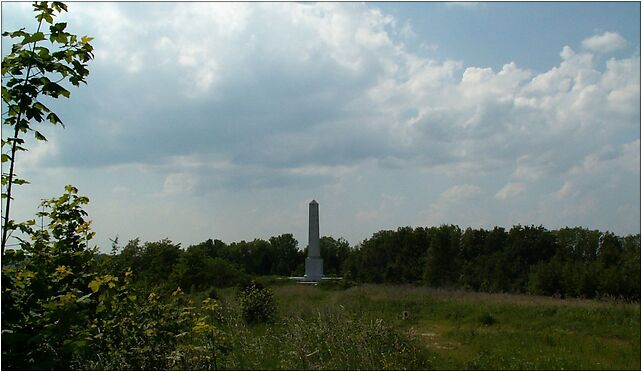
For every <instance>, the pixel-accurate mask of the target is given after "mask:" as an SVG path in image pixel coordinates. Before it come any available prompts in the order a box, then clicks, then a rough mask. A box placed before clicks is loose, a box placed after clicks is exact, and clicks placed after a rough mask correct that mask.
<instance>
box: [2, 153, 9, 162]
mask: <svg viewBox="0 0 642 372" xmlns="http://www.w3.org/2000/svg"><path fill="white" fill-rule="evenodd" d="M9 160H11V156H9V155H7V154H2V162H3V163H4V162H7V161H9Z"/></svg>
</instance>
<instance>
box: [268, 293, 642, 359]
mask: <svg viewBox="0 0 642 372" xmlns="http://www.w3.org/2000/svg"><path fill="white" fill-rule="evenodd" d="M275 295H276V298H277V299H278V301H279V302H280V303H281V311H282V312H284V313H285V314H290V315H296V314H303V315H305V314H314V312H315V310H316V309H318V308H320V307H323V306H332V307H343V308H344V309H345V311H346V312H347V313H349V314H355V315H358V317H359V319H362V320H369V321H372V320H374V319H383V320H384V321H385V322H386V323H387V324H388V325H389V326H391V327H393V328H394V329H396V330H397V331H398V332H402V333H405V334H407V335H410V336H411V339H412V340H413V341H414V342H416V346H418V348H419V349H424V350H428V351H429V352H430V355H431V356H430V357H429V358H430V361H431V363H432V364H431V367H433V368H435V369H440V370H441V369H451V370H452V369H484V370H487V369H492V370H506V369H531V370H539V369H551V370H561V369H592V370H594V369H615V370H639V369H640V306H639V304H627V303H622V302H618V301H596V300H580V299H566V300H565V299H554V298H550V297H541V296H529V295H510V294H483V293H473V292H465V291H459V290H458V291H453V290H444V289H431V288H422V287H412V286H390V285H368V286H362V287H354V288H350V289H347V290H345V291H325V290H322V289H319V288H315V287H310V286H294V285H293V286H283V287H280V288H278V289H276V291H275Z"/></svg>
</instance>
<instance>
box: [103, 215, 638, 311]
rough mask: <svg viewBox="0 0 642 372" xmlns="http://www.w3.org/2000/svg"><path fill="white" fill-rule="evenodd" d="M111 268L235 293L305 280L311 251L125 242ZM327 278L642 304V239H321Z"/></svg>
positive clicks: (391, 234) (598, 235) (440, 234)
mask: <svg viewBox="0 0 642 372" xmlns="http://www.w3.org/2000/svg"><path fill="white" fill-rule="evenodd" d="M115 243H116V244H115V245H114V249H113V252H112V254H111V255H108V256H107V255H105V256H102V261H103V264H104V265H105V267H109V268H110V270H113V271H114V272H117V273H124V272H125V271H127V270H128V269H131V270H132V271H133V272H135V273H137V274H136V275H137V280H138V282H139V283H140V284H141V285H144V286H146V287H155V286H160V287H165V288H167V289H168V290H169V289H171V290H174V289H176V287H181V288H182V289H183V290H186V291H194V290H203V289H207V288H210V287H226V286H234V285H237V284H239V283H241V282H243V281H246V280H247V279H248V277H250V276H264V275H278V276H297V275H302V274H303V272H304V262H305V257H306V254H307V253H306V251H305V250H300V249H299V246H298V242H297V241H296V239H294V237H293V236H292V234H283V235H279V236H274V237H271V238H270V239H269V240H262V239H255V240H253V241H251V242H246V241H241V242H235V243H231V244H226V243H224V242H222V241H220V240H211V239H210V240H207V241H205V242H203V243H200V244H196V245H192V246H189V247H187V248H186V249H181V247H180V244H175V243H172V242H171V241H169V240H161V241H158V242H147V243H141V242H140V241H139V240H138V239H135V240H132V241H130V242H129V243H127V244H126V245H125V246H124V247H123V248H122V249H119V248H118V247H117V242H115ZM320 243H321V244H320V245H321V255H322V257H323V260H324V273H325V274H326V275H327V276H343V277H344V278H345V279H347V280H352V281H355V282H361V283H393V284H401V283H411V284H417V285H428V286H431V287H448V288H463V289H470V290H474V291H483V292H511V293H531V294H538V295H555V296H563V297H564V296H568V297H588V298H594V297H604V296H610V297H618V298H624V299H627V300H638V299H639V298H640V235H639V234H637V235H628V236H625V237H619V236H616V235H614V234H613V233H610V232H606V233H604V232H600V231H597V230H589V229H585V228H579V227H577V228H563V229H560V230H555V231H549V230H547V229H545V228H543V227H541V226H539V227H537V226H520V225H517V226H513V227H512V228H511V229H510V230H508V231H507V230H506V229H504V228H501V227H495V228H494V229H492V230H485V229H472V228H468V229H466V230H463V231H462V230H461V229H460V228H459V227H457V226H453V225H442V226H439V227H429V228H424V227H418V228H411V227H400V228H398V229H397V230H396V231H394V230H382V231H379V232H377V233H375V234H373V235H372V236H371V237H370V238H368V239H366V240H364V241H363V242H362V243H361V244H359V245H357V246H355V247H351V246H350V244H349V243H348V242H347V241H346V240H344V239H341V238H340V239H334V238H332V237H328V236H325V237H322V238H321V242H320Z"/></svg>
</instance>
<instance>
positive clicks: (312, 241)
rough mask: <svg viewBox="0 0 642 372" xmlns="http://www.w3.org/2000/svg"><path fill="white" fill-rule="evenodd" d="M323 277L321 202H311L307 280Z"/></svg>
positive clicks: (314, 280)
mask: <svg viewBox="0 0 642 372" xmlns="http://www.w3.org/2000/svg"><path fill="white" fill-rule="evenodd" d="M322 277H323V259H322V258H321V248H320V246H319V203H317V202H316V201H315V200H312V201H311V202H310V221H309V229H308V257H307V258H306V259H305V280H306V281H310V282H318V281H319V280H321V278H322Z"/></svg>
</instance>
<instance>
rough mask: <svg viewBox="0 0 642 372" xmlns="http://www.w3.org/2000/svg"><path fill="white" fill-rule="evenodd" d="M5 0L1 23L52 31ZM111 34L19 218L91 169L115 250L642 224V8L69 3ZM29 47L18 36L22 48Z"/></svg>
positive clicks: (100, 216) (21, 195) (39, 167)
mask: <svg viewBox="0 0 642 372" xmlns="http://www.w3.org/2000/svg"><path fill="white" fill-rule="evenodd" d="M32 17H33V15H32V14H31V10H30V6H29V4H25V3H22V4H20V3H7V2H4V3H2V28H3V31H4V30H12V29H15V28H17V27H25V26H26V27H32V26H34V21H33V18H32ZM60 19H61V20H64V21H66V22H68V24H69V26H68V29H69V30H71V31H72V32H75V33H77V34H87V35H90V36H93V37H95V39H94V42H93V44H94V46H95V50H96V58H95V60H94V61H93V62H92V63H91V65H90V71H91V75H90V77H89V80H88V85H87V86H85V87H82V88H80V89H73V90H72V96H71V99H69V100H66V101H59V102H55V104H52V108H55V111H56V112H58V113H59V116H60V117H61V118H62V119H63V121H64V122H65V124H66V128H65V129H62V128H47V129H45V130H43V132H44V133H45V135H47V137H48V138H49V141H48V142H47V143H38V144H32V145H31V150H30V151H29V152H28V153H26V154H21V158H19V162H18V169H17V172H18V173H19V174H20V175H21V176H24V177H25V178H27V179H29V180H30V181H31V182H32V184H31V185H28V186H22V187H21V188H19V189H18V191H17V193H16V198H17V200H16V203H15V206H16V208H15V209H14V210H15V211H16V215H15V217H16V218H19V219H20V218H28V217H30V216H32V215H33V213H35V211H36V207H37V204H38V201H39V200H40V199H41V198H48V197H51V196H54V195H58V194H60V193H61V192H62V190H63V186H64V185H65V184H68V183H71V184H74V185H76V186H77V187H78V188H79V189H80V192H81V193H82V194H84V195H87V196H89V197H90V199H91V205H90V207H89V212H90V215H91V217H92V219H93V221H94V222H93V227H94V229H95V230H96V232H97V235H96V242H95V243H96V244H98V245H99V246H100V247H101V248H102V249H103V250H108V248H109V241H108V239H109V238H113V237H115V236H116V235H118V236H119V237H120V240H121V242H125V241H127V240H128V239H132V238H135V237H140V238H141V239H143V240H150V241H152V240H158V239H162V238H170V239H172V240H174V241H177V242H181V243H182V244H183V246H187V245H189V244H193V243H198V242H201V241H203V240H206V239H208V238H218V239H222V240H224V241H227V242H231V241H238V240H241V239H246V240H248V239H253V238H268V237H270V236H273V235H278V234H282V233H293V234H294V235H295V237H296V238H297V239H298V240H299V245H300V246H301V247H304V246H305V244H306V243H307V236H306V234H307V220H306V217H307V204H308V202H309V201H310V200H312V199H316V200H317V201H318V202H319V204H320V223H321V234H322V235H331V236H334V237H336V238H338V237H344V238H346V239H348V241H349V242H350V243H352V244H356V243H358V242H360V241H361V240H363V239H364V238H367V237H369V236H370V235H371V234H372V233H374V232H376V231H378V230H380V229H389V228H396V227H398V226H407V225H408V226H433V225H439V224H442V223H452V224H458V225H460V226H461V227H467V226H472V227H486V228H489V227H492V226H495V225H499V226H505V227H510V226H512V225H514V224H528V225H530V224H535V225H539V224H542V225H544V226H546V227H547V228H551V229H554V228H559V227H563V226H585V227H589V228H596V229H601V230H611V231H614V232H616V233H618V234H628V233H639V231H640V39H639V29H640V5H639V3H473V4H453V3H367V4H363V3H316V4H312V3H306V4H300V3H223V4H214V3H109V2H105V3H70V4H69V13H68V14H65V15H63V16H61V18H60ZM9 47H10V43H9V42H8V41H7V40H3V45H2V48H3V53H6V52H7V50H8V48H9Z"/></svg>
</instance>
